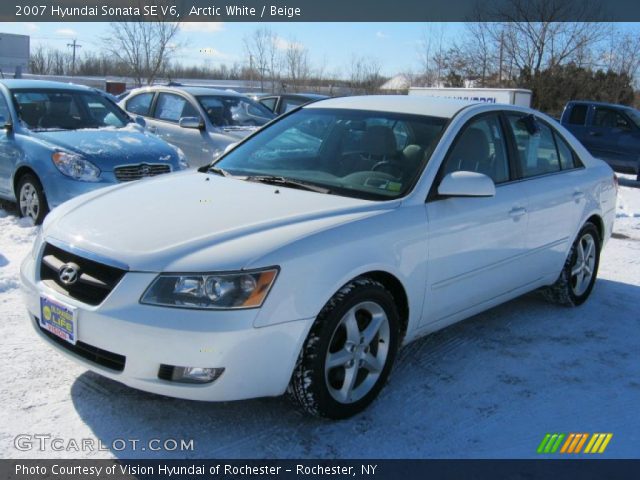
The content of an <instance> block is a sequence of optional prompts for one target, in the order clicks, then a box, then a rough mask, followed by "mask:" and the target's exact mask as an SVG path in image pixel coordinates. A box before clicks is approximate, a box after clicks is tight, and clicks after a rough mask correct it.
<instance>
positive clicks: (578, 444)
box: [537, 433, 613, 454]
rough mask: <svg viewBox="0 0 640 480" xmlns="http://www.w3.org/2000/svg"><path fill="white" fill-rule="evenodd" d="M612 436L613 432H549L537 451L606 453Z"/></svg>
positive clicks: (542, 452)
mask: <svg viewBox="0 0 640 480" xmlns="http://www.w3.org/2000/svg"><path fill="white" fill-rule="evenodd" d="M612 437H613V433H593V434H589V433H568V434H565V433H547V434H546V435H545V436H544V438H543V439H542V442H540V445H538V450H537V452H538V453H541V454H544V453H604V451H605V450H606V448H607V446H608V445H609V442H610V441H611V438H612ZM585 445H586V446H585ZM583 447H584V450H582V449H583Z"/></svg>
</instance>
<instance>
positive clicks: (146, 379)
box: [21, 96, 617, 418]
mask: <svg viewBox="0 0 640 480" xmlns="http://www.w3.org/2000/svg"><path fill="white" fill-rule="evenodd" d="M616 188H617V184H616V182H615V176H614V174H613V172H612V170H611V168H609V166H608V165H607V164H605V163H604V162H602V161H600V160H596V159H594V158H593V157H592V156H591V155H590V154H589V153H588V152H587V151H586V150H585V148H584V147H583V146H582V145H581V144H580V143H579V142H578V141H577V140H576V139H575V138H574V137H573V136H572V135H570V134H569V133H568V132H567V130H565V129H564V128H563V127H561V126H560V125H558V124H557V123H555V122H553V121H552V119H550V118H549V117H547V116H546V115H543V114H541V113H539V112H536V111H533V110H530V109H528V108H524V107H516V106H510V105H497V104H470V103H467V102H460V101H456V100H450V99H441V98H430V97H407V96H373V97H350V98H336V99H330V100H324V101H320V102H317V103H313V104H310V105H308V106H306V107H303V108H301V109H300V110H298V111H296V112H293V113H291V114H290V115H285V116H283V117H280V118H279V119H278V120H276V121H274V122H272V123H271V124H269V125H268V126H267V127H265V128H264V129H262V130H260V131H259V132H258V133H256V134H255V135H253V136H251V137H249V138H247V139H246V140H244V141H243V142H241V143H240V144H239V145H237V146H236V147H235V148H233V149H232V150H230V151H229V152H227V153H226V154H224V155H223V156H222V157H221V158H220V159H219V160H218V161H217V162H215V163H213V164H212V165H210V166H206V167H203V168H200V169H198V170H197V171H194V170H192V171H187V172H181V173H179V174H175V175H169V176H165V177H164V178H163V177H159V178H156V179H152V180H149V181H145V182H140V183H136V184H127V185H120V186H118V187H114V188H113V189H111V190H110V191H109V192H106V193H104V194H97V193H94V194H87V195H85V196H83V197H81V198H78V199H76V200H74V201H71V202H68V203H67V204H65V205H64V206H63V207H61V208H59V209H58V210H57V211H55V212H52V214H51V215H50V217H49V219H48V220H47V222H46V223H45V226H44V229H43V231H42V233H41V235H40V236H39V237H38V239H37V241H36V242H35V245H34V248H33V252H32V254H31V255H29V256H28V258H27V259H26V260H25V261H24V263H23V264H22V269H21V272H22V273H21V276H22V282H23V284H24V289H25V291H26V299H27V307H28V311H29V319H30V320H29V321H30V323H31V324H32V325H33V327H34V328H35V331H36V332H37V333H38V335H40V337H42V338H43V339H44V340H46V341H47V342H48V343H49V344H51V345H53V346H55V347H57V349H58V350H59V351H60V352H62V353H64V354H66V355H68V356H69V357H70V358H72V359H74V360H75V361H77V362H80V363H81V364H83V365H84V366H86V367H87V368H89V369H91V370H93V371H95V372H97V373H99V374H101V375H104V376H106V377H109V378H112V379H114V380H117V381H119V382H123V383H125V384H126V385H129V386H131V387H135V388H138V389H141V390H146V391H149V392H155V393H158V394H162V395H168V396H173V397H178V398H185V399H194V400H210V401H211V400H217V401H227V400H236V399H243V398H251V397H260V396H275V395H281V394H283V393H284V392H285V391H288V392H289V393H290V395H291V397H292V398H293V399H294V400H295V401H296V402H298V403H299V404H300V405H301V406H302V407H303V408H304V409H306V411H307V412H309V413H311V414H314V415H322V416H327V417H331V418H343V417H348V416H350V415H353V414H355V413H357V412H360V411H362V410H363V409H364V408H365V407H366V406H367V405H368V404H369V403H370V402H371V401H373V399H374V398H375V397H376V395H378V392H379V391H380V389H381V388H382V387H383V385H384V384H385V382H386V379H387V376H388V375H389V371H390V370H391V368H392V365H393V363H394V360H395V358H396V354H397V352H398V348H399V347H400V346H401V345H403V344H406V343H408V342H410V341H412V340H415V339H416V338H418V337H420V336H423V335H426V334H428V333H430V332H433V331H435V330H438V329H441V328H443V327H445V326H446V325H449V324H452V323H454V322H457V321H459V320H462V319H464V318H467V317H470V316H471V315H474V314H476V313H479V312H481V311H483V310H486V309H488V308H491V307H493V306H495V305H498V304H500V303H503V302H506V301H508V300H510V299H512V298H514V297H517V296H519V295H522V294H524V293H527V292H530V291H532V290H535V289H539V288H542V289H543V291H544V292H545V294H546V295H547V297H548V298H550V299H552V300H554V301H556V302H559V303H562V304H566V305H580V304H582V303H583V302H585V301H586V300H587V298H588V297H589V295H590V293H591V291H592V288H593V286H594V282H595V279H596V275H597V272H598V264H599V259H600V250H601V248H602V246H603V244H604V243H605V242H606V241H607V239H608V238H609V236H610V235H611V230H612V225H613V221H614V216H615V208H616V205H615V204H616ZM140 198H145V199H146V200H147V201H146V203H145V204H140V203H139V202H138V199H140ZM149 205H152V208H150V207H149ZM77 232H82V235H81V236H78V235H77Z"/></svg>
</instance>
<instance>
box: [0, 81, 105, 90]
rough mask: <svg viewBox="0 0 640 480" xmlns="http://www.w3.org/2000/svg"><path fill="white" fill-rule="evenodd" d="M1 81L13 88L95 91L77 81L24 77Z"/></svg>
mask: <svg viewBox="0 0 640 480" xmlns="http://www.w3.org/2000/svg"><path fill="white" fill-rule="evenodd" d="M0 83H1V84H2V85H4V86H5V87H7V88H8V89H10V90H12V89H15V88H41V89H53V90H89V91H93V90H94V89H93V88H91V87H87V86H85V85H78V84H75V83H65V82H54V81H51V80H24V79H7V80H0Z"/></svg>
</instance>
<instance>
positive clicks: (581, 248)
mask: <svg viewBox="0 0 640 480" xmlns="http://www.w3.org/2000/svg"><path fill="white" fill-rule="evenodd" d="M595 265H596V241H595V239H594V238H593V236H592V235H591V234H590V233H585V234H584V235H583V236H582V237H580V240H579V241H578V243H577V244H576V260H575V262H574V264H573V266H572V267H571V290H572V291H573V293H574V295H576V296H580V295H582V294H583V293H584V292H586V291H587V289H588V288H589V285H590V283H591V280H592V278H593V274H594V270H595Z"/></svg>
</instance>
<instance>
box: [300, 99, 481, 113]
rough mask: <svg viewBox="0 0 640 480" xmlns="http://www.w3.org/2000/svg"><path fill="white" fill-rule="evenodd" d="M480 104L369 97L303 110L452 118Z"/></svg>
mask: <svg viewBox="0 0 640 480" xmlns="http://www.w3.org/2000/svg"><path fill="white" fill-rule="evenodd" d="M478 103H479V102H472V101H467V100H457V99H453V98H442V97H427V96H419V95H415V96H414V95H411V96H409V95H368V96H356V97H339V98H329V99H326V100H320V101H318V102H314V103H311V104H309V105H307V106H305V107H303V108H345V109H350V110H373V111H379V112H395V113H406V114H413V115H429V116H433V117H444V118H451V117H453V116H454V115H455V114H456V113H458V112H459V111H460V110H462V109H463V108H465V107H468V106H470V105H477V104H478Z"/></svg>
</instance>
